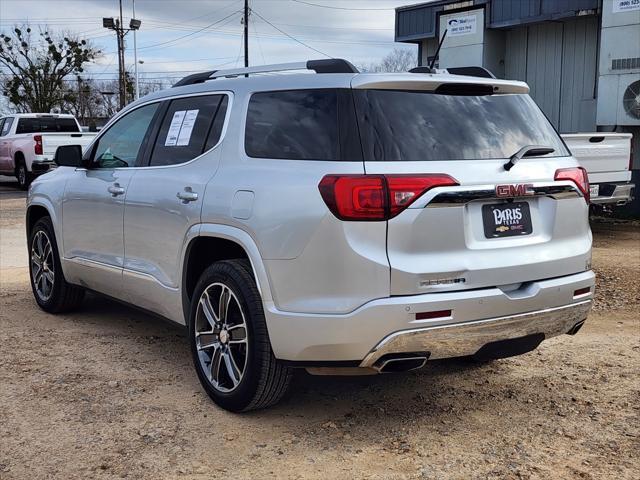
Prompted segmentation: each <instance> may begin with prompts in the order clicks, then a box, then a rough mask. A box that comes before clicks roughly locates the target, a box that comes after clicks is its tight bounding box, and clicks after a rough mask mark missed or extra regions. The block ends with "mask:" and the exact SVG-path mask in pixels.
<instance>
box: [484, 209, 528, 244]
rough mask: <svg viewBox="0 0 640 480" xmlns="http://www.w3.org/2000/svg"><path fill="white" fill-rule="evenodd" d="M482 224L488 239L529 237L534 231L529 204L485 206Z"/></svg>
mask: <svg viewBox="0 0 640 480" xmlns="http://www.w3.org/2000/svg"><path fill="white" fill-rule="evenodd" d="M482 223H483V224H484V236H485V237H487V238H500V237H514V236H519V235H529V234H530V233H531V232H532V231H533V228H532V227H531V213H530V212H529V204H528V203H527V202H514V203H497V204H492V205H483V206H482Z"/></svg>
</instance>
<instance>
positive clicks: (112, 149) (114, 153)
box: [92, 103, 160, 168]
mask: <svg viewBox="0 0 640 480" xmlns="http://www.w3.org/2000/svg"><path fill="white" fill-rule="evenodd" d="M159 106H160V104H159V103H152V104H149V105H145V106H144V107H140V108H137V109H136V110H133V111H132V112H130V113H127V114H126V115H125V116H124V117H122V118H120V119H119V120H118V121H116V122H115V123H114V124H113V125H111V126H110V127H109V129H108V130H107V131H106V132H105V133H104V134H103V135H102V136H101V137H100V138H99V139H98V142H97V145H96V146H95V147H94V154H93V161H92V163H93V164H94V166H95V167H97V168H122V167H134V166H135V165H136V162H137V160H138V157H139V156H140V155H142V153H143V151H142V149H141V146H142V144H143V143H144V140H145V136H146V135H147V131H148V130H149V126H150V125H151V121H152V120H153V117H154V115H155V113H156V111H157V110H158V108H159Z"/></svg>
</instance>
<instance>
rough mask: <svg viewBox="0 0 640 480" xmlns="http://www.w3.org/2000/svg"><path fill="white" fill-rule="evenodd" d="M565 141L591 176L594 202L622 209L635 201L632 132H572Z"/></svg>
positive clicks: (590, 181) (592, 199) (564, 137)
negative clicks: (632, 180)
mask: <svg viewBox="0 0 640 480" xmlns="http://www.w3.org/2000/svg"><path fill="white" fill-rule="evenodd" d="M562 139H563V140H564V141H565V143H566V144H567V147H569V150H570V151H571V153H572V154H573V156H574V157H575V158H576V159H577V160H578V162H580V165H582V166H583V167H584V168H585V169H586V170H587V173H588V174H589V185H590V190H591V191H590V193H591V203H593V204H595V205H604V204H607V205H611V206H619V205H625V204H626V203H628V202H630V201H631V200H632V199H633V188H634V185H633V184H632V183H631V164H632V161H633V160H632V155H631V134H630V133H601V132H597V133H569V134H564V135H562Z"/></svg>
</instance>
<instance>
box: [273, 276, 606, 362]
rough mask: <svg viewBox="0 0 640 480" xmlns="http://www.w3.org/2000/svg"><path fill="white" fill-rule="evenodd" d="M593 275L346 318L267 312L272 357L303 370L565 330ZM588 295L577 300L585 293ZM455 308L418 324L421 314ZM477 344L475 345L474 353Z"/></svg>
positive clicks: (429, 299)
mask: <svg viewBox="0 0 640 480" xmlns="http://www.w3.org/2000/svg"><path fill="white" fill-rule="evenodd" d="M594 284H595V276H594V274H593V272H592V271H587V272H582V273H578V274H575V275H568V276H565V277H559V278H553V279H549V280H541V281H536V282H528V283H527V284H524V285H522V286H521V287H520V288H519V289H517V290H512V291H503V290H502V289H500V288H486V289H478V290H468V291H459V292H449V293H427V294H422V295H412V296H407V297H390V298H384V299H379V300H374V301H371V302H369V303H367V304H365V305H363V306H361V307H360V308H358V309H357V310H355V311H353V312H351V313H348V314H340V315H332V314H307V313H304V314H303V313H291V312H282V311H278V310H277V309H275V307H274V306H273V305H268V306H267V308H265V314H266V317H267V326H268V329H269V336H270V338H271V344H272V347H273V350H274V354H275V356H276V357H277V358H279V359H281V360H288V361H291V362H297V363H300V364H301V365H304V364H309V365H314V364H315V365H322V364H327V365H331V364H335V363H336V362H342V363H344V364H349V365H352V366H358V365H359V366H370V365H372V364H374V363H375V361H376V360H377V359H378V358H380V357H381V356H382V355H386V354H389V353H403V352H429V353H430V358H445V357H455V356H463V355H471V354H474V353H476V352H477V351H478V349H480V348H481V347H482V346H483V345H485V344H487V343H490V342H494V341H499V340H504V339H510V338H517V337H522V336H525V335H528V334H530V333H536V334H544V337H545V338H549V337H552V336H554V335H560V334H562V333H567V332H568V331H569V330H570V329H571V328H572V327H573V326H574V325H575V324H576V323H578V322H581V321H583V320H584V319H585V318H586V317H587V314H588V312H589V309H590V308H591V300H592V298H593V291H594V288H593V287H594ZM587 287H588V288H589V291H588V293H583V294H581V295H578V296H576V295H574V292H575V291H576V290H579V289H585V288H587ZM447 310H450V311H451V314H450V315H448V316H446V317H440V318H432V319H428V320H417V319H416V313H420V312H436V311H447ZM476 347H477V348H476Z"/></svg>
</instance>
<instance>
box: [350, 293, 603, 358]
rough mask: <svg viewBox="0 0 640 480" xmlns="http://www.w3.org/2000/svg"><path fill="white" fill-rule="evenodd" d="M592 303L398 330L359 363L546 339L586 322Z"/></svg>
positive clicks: (457, 353)
mask: <svg viewBox="0 0 640 480" xmlns="http://www.w3.org/2000/svg"><path fill="white" fill-rule="evenodd" d="M591 303H592V302H591V300H585V301H582V302H578V303H575V304H572V305H565V306H562V307H555V308H547V309H544V310H537V311H535V312H527V313H521V314H518V315H509V316H506V317H498V318H489V319H486V320H478V321H472V322H464V323H456V324H452V325H442V326H439V327H426V328H416V329H412V330H405V331H401V332H395V333H392V334H391V335H389V336H387V337H386V338H384V339H383V340H382V341H381V342H380V343H379V344H378V345H376V346H375V347H374V348H373V350H372V351H371V352H369V354H368V355H367V356H366V357H365V359H364V360H363V361H362V362H361V363H360V366H361V367H373V366H375V365H376V363H377V362H378V360H379V359H380V358H381V357H383V356H385V355H389V354H397V353H413V352H421V353H425V354H426V356H427V357H428V358H429V359H438V358H449V357H463V356H467V355H474V354H475V353H477V352H478V351H480V349H481V348H482V347H484V346H485V345H488V344H491V343H495V342H500V341H502V340H510V339H516V338H522V337H527V336H530V335H536V334H543V335H544V338H545V339H546V338H550V337H555V336H557V335H562V334H563V333H568V332H569V331H570V330H571V329H572V328H573V327H574V326H575V325H576V324H578V323H580V322H583V321H584V320H585V319H586V318H587V315H588V314H589V310H591Z"/></svg>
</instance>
